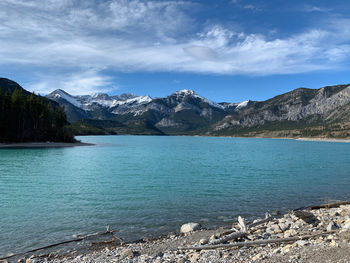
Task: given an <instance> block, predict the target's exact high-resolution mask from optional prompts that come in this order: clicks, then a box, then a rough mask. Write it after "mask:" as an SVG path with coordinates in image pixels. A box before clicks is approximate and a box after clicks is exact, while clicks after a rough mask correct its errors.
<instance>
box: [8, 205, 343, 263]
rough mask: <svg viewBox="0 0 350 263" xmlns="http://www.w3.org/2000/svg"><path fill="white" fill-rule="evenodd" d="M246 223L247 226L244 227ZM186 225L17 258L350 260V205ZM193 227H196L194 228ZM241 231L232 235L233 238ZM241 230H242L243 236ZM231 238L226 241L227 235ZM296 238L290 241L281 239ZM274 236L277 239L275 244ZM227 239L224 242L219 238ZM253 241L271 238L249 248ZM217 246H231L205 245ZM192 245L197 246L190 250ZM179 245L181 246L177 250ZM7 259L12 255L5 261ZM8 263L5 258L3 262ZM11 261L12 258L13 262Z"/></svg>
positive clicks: (57, 262)
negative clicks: (214, 225)
mask: <svg viewBox="0 0 350 263" xmlns="http://www.w3.org/2000/svg"><path fill="white" fill-rule="evenodd" d="M242 224H243V226H242ZM198 227H199V226H198V224H195V223H194V224H189V225H184V226H183V227H182V229H181V230H182V232H185V233H177V234H176V233H170V234H169V235H168V236H166V237H162V238H158V239H155V240H142V241H137V242H132V243H127V244H120V242H119V241H118V239H117V238H115V239H114V240H112V241H113V242H106V243H101V244H99V245H97V244H94V245H91V246H90V249H89V251H88V252H86V253H78V252H77V251H72V252H71V253H69V254H65V255H62V254H60V253H58V252H57V253H55V252H51V253H50V254H48V255H45V254H40V255H36V256H34V255H31V256H30V255H27V256H26V257H22V258H20V259H18V260H16V261H17V262H26V263H42V262H48V263H49V262H50V263H63V262H76V263H81V262H84V263H85V262H86V263H87V262H130V263H131V262H212V263H215V262H271V263H274V262H276V263H277V262H350V205H348V204H347V205H340V206H338V207H334V208H314V209H310V208H305V209H303V210H295V211H290V212H288V213H285V214H281V215H278V214H276V215H268V214H267V215H266V218H262V219H259V218H257V219H256V220H254V221H252V222H245V221H244V219H240V221H239V223H238V222H233V226H232V229H223V228H219V229H215V230H206V229H199V230H196V229H197V228H198ZM192 230H194V231H192ZM237 233H240V234H238V235H241V237H239V238H233V239H230V238H229V237H230V236H231V237H232V236H235V235H236V236H237ZM241 233H243V234H241ZM225 238H226V239H229V240H227V241H224V239H225ZM287 239H293V240H291V241H285V242H283V241H278V240H287ZM274 240H276V242H273V241H274ZM221 241H224V242H221ZM252 241H254V242H255V241H257V242H261V241H263V242H266V241H267V242H270V241H271V243H268V244H261V245H254V246H250V245H249V246H248V245H243V246H242V242H245V243H244V244H250V243H251V242H252ZM213 244H217V246H220V245H224V246H230V247H223V248H215V249H212V248H210V247H209V248H207V246H210V245H213ZM188 247H192V248H194V249H187V248H188ZM179 248H180V249H179ZM7 260H8V261H9V259H7ZM3 262H6V261H3ZM9 262H12V261H9Z"/></svg>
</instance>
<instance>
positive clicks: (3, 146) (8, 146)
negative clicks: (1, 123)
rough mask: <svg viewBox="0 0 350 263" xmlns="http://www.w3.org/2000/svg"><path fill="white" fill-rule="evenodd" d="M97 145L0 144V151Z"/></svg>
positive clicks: (69, 143) (70, 143)
mask: <svg viewBox="0 0 350 263" xmlns="http://www.w3.org/2000/svg"><path fill="white" fill-rule="evenodd" d="M93 145H95V144H92V143H85V142H22V143H0V149H27V148H28V149H30V148H65V147H76V146H93Z"/></svg>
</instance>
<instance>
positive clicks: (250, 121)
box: [47, 85, 350, 137]
mask: <svg viewBox="0 0 350 263" xmlns="http://www.w3.org/2000/svg"><path fill="white" fill-rule="evenodd" d="M47 98H49V99H52V100H54V101H56V102H58V103H59V104H60V105H63V106H65V109H66V113H67V116H68V120H69V121H71V122H73V123H76V122H77V121H79V123H80V124H81V125H80V127H81V128H82V129H83V128H84V127H90V128H92V127H95V128H96V127H97V126H98V127H99V129H100V132H101V133H103V134H109V133H113V134H114V133H116V134H120V133H125V132H126V133H131V134H134V133H135V134H144V133H146V134H153V132H154V134H168V135H215V136H266V137H271V136H276V137H298V136H321V137H322V136H335V137H349V136H350V133H349V129H350V118H349V117H348V116H349V114H348V113H350V112H349V109H350V86H349V85H336V86H328V87H323V88H320V89H307V88H299V89H296V90H293V91H290V92H287V93H284V94H281V95H278V96H276V97H274V98H271V99H269V100H266V101H250V100H248V101H244V102H240V103H229V102H222V103H217V102H214V101H211V100H209V99H207V98H204V97H202V96H200V95H199V94H197V93H196V92H194V91H192V90H180V91H177V92H174V93H172V94H170V95H169V96H167V97H165V98H151V97H149V96H137V95H134V94H130V93H127V94H121V95H119V96H109V95H107V94H95V95H82V96H72V95H70V94H68V93H66V92H64V91H62V90H56V91H54V92H52V93H50V94H49V95H47ZM89 120H90V121H89ZM98 121H100V122H98ZM105 121H109V123H108V125H107V124H106V122H105ZM97 123H99V124H100V125H97ZM112 123H115V125H116V126H115V129H114V128H113V125H112ZM75 125H77V123H76V124H75ZM96 125H97V126H96ZM105 125H107V126H108V127H107V129H108V130H105V128H106V127H104V126H105ZM120 125H124V126H123V127H124V129H121V128H120V127H121V126H120ZM125 127H129V128H127V129H126V128H125ZM130 127H135V129H136V131H135V132H134V130H133V129H132V128H130ZM142 127H148V128H147V129H146V130H143V128H142ZM95 132H96V133H99V131H97V130H95ZM78 133H79V132H78Z"/></svg>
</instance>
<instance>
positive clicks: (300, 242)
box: [295, 240, 309, 247]
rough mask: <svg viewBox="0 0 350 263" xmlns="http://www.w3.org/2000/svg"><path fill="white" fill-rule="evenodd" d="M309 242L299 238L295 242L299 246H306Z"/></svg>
mask: <svg viewBox="0 0 350 263" xmlns="http://www.w3.org/2000/svg"><path fill="white" fill-rule="evenodd" d="M308 243H309V242H308V241H305V240H298V241H297V242H295V244H297V245H298V247H303V246H306V245H307V244H308Z"/></svg>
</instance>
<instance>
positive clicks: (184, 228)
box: [180, 223, 201, 233]
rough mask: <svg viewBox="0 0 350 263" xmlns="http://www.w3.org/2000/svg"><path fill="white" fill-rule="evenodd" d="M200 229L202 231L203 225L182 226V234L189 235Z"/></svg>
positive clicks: (188, 224) (189, 224) (190, 224)
mask: <svg viewBox="0 0 350 263" xmlns="http://www.w3.org/2000/svg"><path fill="white" fill-rule="evenodd" d="M200 229H201V225H200V224H198V223H187V224H184V225H182V226H181V229H180V232H181V233H189V232H193V231H196V230H200Z"/></svg>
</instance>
